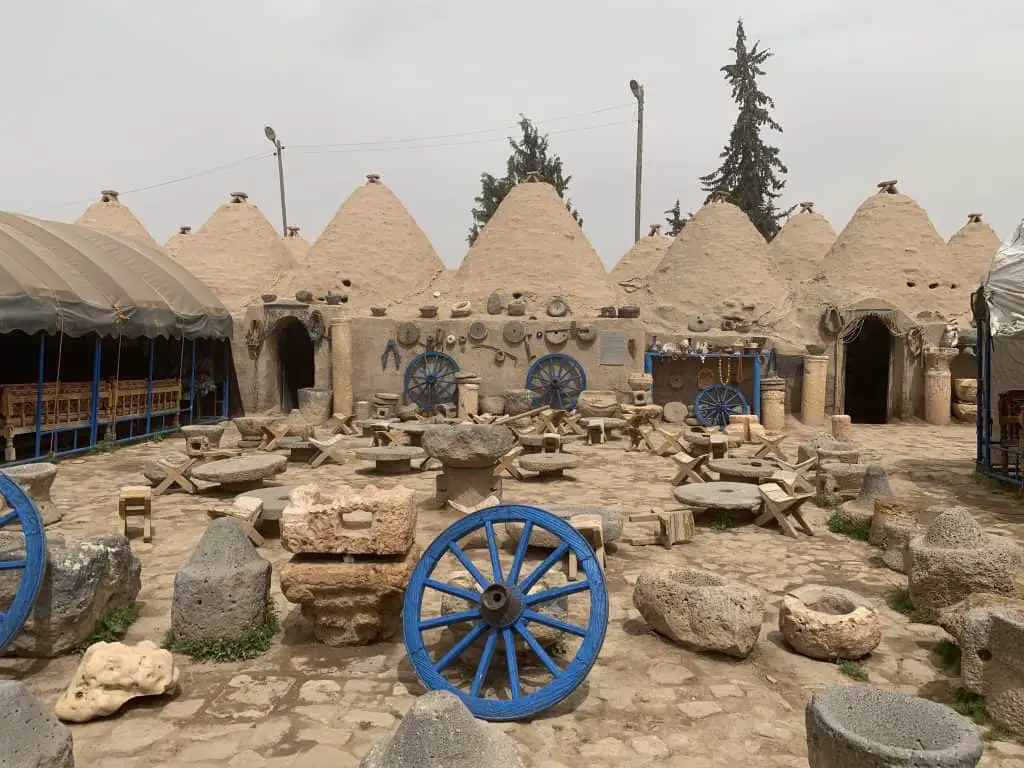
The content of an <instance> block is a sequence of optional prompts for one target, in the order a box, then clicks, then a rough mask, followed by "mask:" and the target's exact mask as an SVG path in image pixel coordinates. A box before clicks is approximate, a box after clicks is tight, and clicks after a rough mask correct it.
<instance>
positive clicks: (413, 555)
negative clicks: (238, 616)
mask: <svg viewBox="0 0 1024 768" xmlns="http://www.w3.org/2000/svg"><path fill="white" fill-rule="evenodd" d="M419 557H420V552H419V549H418V548H416V547H413V548H412V549H410V550H409V552H408V553H406V554H405V555H403V556H401V557H391V558H382V557H379V558H374V559H366V560H356V561H355V562H351V563H346V562H343V561H340V560H328V559H324V558H318V557H316V556H314V555H296V556H295V557H293V558H292V559H291V560H290V561H289V562H287V563H285V564H284V565H283V566H281V571H280V573H281V591H282V592H283V593H284V596H285V598H287V599H288V601H289V602H292V603H298V604H299V605H300V606H301V607H302V615H303V616H305V617H306V618H307V619H308V620H309V621H310V622H312V624H313V634H314V635H315V636H316V639H317V640H318V641H319V642H321V643H324V644H325V645H333V646H339V645H369V644H370V643H376V642H379V641H382V640H388V639H390V638H392V637H394V636H395V635H396V634H397V633H398V630H399V628H400V627H401V620H402V619H401V615H402V601H403V599H404V598H405V588H406V586H407V585H408V583H409V579H410V578H411V577H412V571H413V569H414V568H415V567H416V562H417V561H418V560H419Z"/></svg>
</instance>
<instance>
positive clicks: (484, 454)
mask: <svg viewBox="0 0 1024 768" xmlns="http://www.w3.org/2000/svg"><path fill="white" fill-rule="evenodd" d="M515 444H516V436H515V433H514V432H513V431H512V430H511V429H509V428H508V427H503V426H499V425H492V424H456V425H439V426H437V427H434V428H433V429H428V430H427V431H426V432H425V433H424V434H423V450H424V451H426V453H427V455H428V456H433V457H434V458H435V459H437V460H438V461H440V462H441V463H442V464H444V465H445V466H446V467H489V466H494V465H495V464H497V463H498V461H499V460H500V459H501V457H502V456H504V455H505V454H506V453H508V452H509V451H510V450H512V447H513V446H514V445H515Z"/></svg>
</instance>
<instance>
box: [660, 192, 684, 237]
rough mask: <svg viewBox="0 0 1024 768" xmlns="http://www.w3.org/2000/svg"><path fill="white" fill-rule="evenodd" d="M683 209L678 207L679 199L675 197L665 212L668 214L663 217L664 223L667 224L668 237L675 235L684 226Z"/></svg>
mask: <svg viewBox="0 0 1024 768" xmlns="http://www.w3.org/2000/svg"><path fill="white" fill-rule="evenodd" d="M682 211H683V209H682V208H680V207H679V199H678V198H677V199H676V204H675V205H673V206H672V207H671V208H669V209H668V210H667V211H665V213H667V214H668V216H666V217H665V223H666V224H668V235H669V237H675V236H676V235H678V234H679V233H680V232H682V231H683V227H685V226H686V221H687V220H686V219H684V218H683V212H682Z"/></svg>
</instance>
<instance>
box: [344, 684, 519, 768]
mask: <svg viewBox="0 0 1024 768" xmlns="http://www.w3.org/2000/svg"><path fill="white" fill-rule="evenodd" d="M484 766H486V768H523V762H522V760H520V758H519V753H518V752H517V751H516V747H515V744H514V743H513V742H512V740H511V739H510V738H509V737H508V736H506V735H505V734H504V733H503V732H502V731H500V730H498V728H497V727H496V726H493V725H490V724H488V723H481V722H478V721H477V720H475V719H474V718H473V715H472V714H471V713H470V711H469V710H468V709H467V708H466V705H465V704H463V703H462V701H461V700H460V699H459V697H458V696H456V695H455V694H453V693H449V692H448V691H431V692H429V693H427V694H425V695H423V696H420V697H419V698H418V699H417V700H416V702H415V703H414V704H413V705H412V707H411V708H410V709H409V711H408V712H406V713H405V717H403V718H402V722H400V723H399V724H398V727H397V728H396V729H395V732H394V733H393V734H391V736H389V737H388V738H387V739H385V740H384V741H382V742H381V743H380V744H378V745H377V746H375V747H374V748H373V749H372V750H370V753H369V754H368V755H367V756H366V757H365V758H364V759H363V761H362V762H361V763H360V764H359V768H484Z"/></svg>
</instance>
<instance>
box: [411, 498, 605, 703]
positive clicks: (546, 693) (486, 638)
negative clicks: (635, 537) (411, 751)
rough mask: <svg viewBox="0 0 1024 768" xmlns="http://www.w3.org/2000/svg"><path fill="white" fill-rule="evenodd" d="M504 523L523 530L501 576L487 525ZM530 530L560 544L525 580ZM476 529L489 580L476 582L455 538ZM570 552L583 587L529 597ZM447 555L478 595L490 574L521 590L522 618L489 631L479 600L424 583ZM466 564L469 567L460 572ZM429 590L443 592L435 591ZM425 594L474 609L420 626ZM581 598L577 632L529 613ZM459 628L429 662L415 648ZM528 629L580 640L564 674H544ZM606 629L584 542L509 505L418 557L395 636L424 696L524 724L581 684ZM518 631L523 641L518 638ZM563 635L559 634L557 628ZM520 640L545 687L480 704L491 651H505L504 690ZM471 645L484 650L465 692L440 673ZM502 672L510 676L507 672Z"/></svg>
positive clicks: (532, 511)
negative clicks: (484, 545)
mask: <svg viewBox="0 0 1024 768" xmlns="http://www.w3.org/2000/svg"><path fill="white" fill-rule="evenodd" d="M506 522H519V523H523V525H524V527H523V531H522V534H521V536H520V539H519V544H518V545H517V547H516V553H515V557H514V560H513V562H512V566H511V567H510V568H509V569H508V571H507V572H502V571H501V563H500V557H499V556H498V554H497V552H498V548H497V547H498V545H497V535H496V533H495V531H494V525H495V523H506ZM534 526H537V527H540V528H543V529H544V530H546V531H548V532H549V533H552V534H554V535H555V536H557V537H558V538H559V539H560V540H561V542H562V543H561V545H560V546H559V547H558V548H557V549H555V550H554V551H552V552H551V553H550V554H549V555H548V557H547V558H545V559H544V560H543V561H542V562H541V563H540V564H539V565H537V566H536V567H535V568H533V569H532V570H531V571H530V572H529V573H528V574H527V575H526V576H523V573H522V571H523V570H525V569H524V568H523V565H524V560H525V557H526V553H527V549H528V543H529V541H530V537H531V535H532V533H533V528H534ZM481 528H482V529H484V530H485V531H486V535H487V541H488V549H489V553H490V558H491V576H490V577H487V576H484V575H483V574H482V573H481V572H480V570H479V569H477V568H476V567H475V566H474V565H473V564H472V563H471V562H469V561H468V558H466V555H465V553H463V552H462V550H461V548H460V547H459V545H458V542H459V540H460V539H462V538H464V537H465V536H467V535H469V534H471V533H473V532H475V531H478V530H480V529H481ZM570 550H571V551H572V552H573V553H574V554H575V555H576V558H577V560H578V561H579V569H580V571H581V572H582V573H584V574H585V575H586V580H585V581H575V582H569V583H568V584H567V585H565V586H563V587H556V588H553V589H546V590H543V591H542V592H539V593H531V589H532V588H533V587H534V586H536V584H537V583H539V582H540V581H541V579H543V577H544V576H545V575H546V574H547V573H548V572H549V571H550V569H551V568H552V567H553V566H555V565H557V564H558V563H559V562H561V561H562V560H563V559H564V558H565V557H566V555H567V554H568V552H569V551H570ZM449 552H450V553H451V554H453V555H454V556H455V557H456V559H457V560H459V562H461V563H462V565H463V569H464V570H465V571H466V573H467V574H468V575H469V576H470V577H471V578H473V579H474V580H475V581H476V583H477V585H478V586H479V587H480V589H481V591H482V592H483V591H484V590H485V588H486V587H485V584H484V582H487V586H490V584H491V583H492V582H494V581H495V579H494V576H495V571H497V572H498V574H499V575H500V576H501V583H505V584H515V585H517V586H521V587H523V594H524V596H525V599H526V601H531V600H532V601H533V602H529V603H528V604H527V606H526V609H525V612H524V613H523V615H522V616H521V617H520V618H518V619H517V620H515V621H514V622H513V623H512V624H511V625H509V626H507V627H497V626H493V625H492V624H490V623H489V622H488V621H487V620H485V619H484V618H483V617H482V616H481V610H482V609H481V608H480V606H481V605H482V600H483V595H482V594H481V593H475V592H470V591H469V590H466V589H463V588H461V587H457V586H455V585H450V584H446V583H445V582H438V581H436V580H434V579H431V574H432V573H433V571H434V569H435V568H436V567H437V564H438V563H439V562H440V560H441V559H442V558H443V557H444V556H445V555H446V554H448V553H449ZM496 557H497V558H498V560H497V563H495V558H496ZM467 563H469V564H468V565H467ZM437 585H441V586H443V587H445V588H444V589H438V587H437ZM428 588H431V589H435V590H436V591H439V592H447V593H448V594H451V595H453V596H455V597H460V598H462V599H463V600H469V601H470V602H472V603H476V605H477V607H476V608H474V609H470V610H469V611H463V612H460V613H456V614H447V615H444V614H442V615H441V616H440V617H438V618H437V619H424V618H423V617H422V607H423V595H424V592H425V590H426V589H428ZM582 592H588V593H589V595H590V611H589V618H588V620H587V626H586V627H585V628H584V627H581V626H577V625H572V624H570V623H569V622H568V621H565V622H562V621H560V620H557V619H552V618H551V617H548V616H546V615H544V614H537V612H535V611H532V610H531V608H530V606H535V605H542V604H543V603H546V602H550V601H551V600H556V599H558V598H560V597H568V596H569V595H572V594H579V593H582ZM538 598H542V599H538ZM474 611H477V615H476V617H473V618H469V617H468V615H469V614H472V613H473V612H474ZM537 615H540V616H542V617H543V621H538V620H537V618H536V616H537ZM567 618H568V617H567ZM466 621H472V622H473V629H472V630H470V632H469V633H468V634H466V635H465V636H463V638H462V639H461V640H459V641H458V642H457V643H456V644H455V645H454V646H453V647H452V648H451V649H450V650H449V651H448V652H447V653H446V654H444V656H441V657H440V658H438V659H437V661H434V660H433V659H432V658H431V655H430V651H429V650H428V648H427V647H426V644H425V643H424V641H423V632H425V631H427V630H428V629H435V628H439V627H446V626H450V625H451V624H456V623H460V622H466ZM535 623H537V624H543V625H545V626H549V627H554V628H556V629H561V628H562V627H560V626H558V625H559V624H561V625H564V626H565V627H572V628H573V631H572V632H571V633H572V634H574V635H576V636H577V637H582V643H581V645H580V648H579V650H577V652H576V655H575V657H574V658H573V659H572V661H571V662H570V663H569V664H568V665H567V666H566V667H564V668H560V667H557V665H556V668H558V669H559V670H560V673H559V674H558V675H557V676H556V675H555V674H554V672H553V671H552V669H551V668H550V667H548V664H547V662H546V661H545V657H547V661H550V662H552V663H553V660H552V659H550V657H548V656H547V654H546V652H545V651H543V649H541V648H540V646H539V644H538V642H537V640H536V638H534V639H533V642H530V639H529V638H527V635H530V637H532V633H530V632H529V630H528V629H526V627H527V625H529V624H535ZM607 625H608V592H607V590H606V588H605V583H604V574H603V572H602V571H601V567H600V565H599V564H598V562H597V558H596V556H595V555H594V552H593V550H592V549H591V548H590V545H589V544H588V543H587V541H586V539H584V538H583V536H582V535H580V533H579V532H578V531H576V530H575V529H574V528H573V527H572V526H571V525H569V524H568V523H567V522H565V521H564V520H561V519H560V518H557V517H555V516H554V515H552V514H550V513H548V512H545V511H544V510H542V509H537V508H536V507H529V506H523V505H517V504H501V505H498V506H496V507H491V508H489V509H485V510H481V511H479V512H474V513H473V514H470V515H467V516H465V517H463V518H461V519H460V520H457V521H456V522H455V523H453V524H452V525H450V526H449V527H448V528H446V529H445V530H444V531H442V532H441V534H440V535H439V536H438V537H437V538H436V539H435V540H434V541H433V543H431V545H430V546H429V547H428V548H427V550H426V551H425V552H424V553H423V556H422V557H421V558H420V561H419V562H418V563H417V565H416V568H415V570H414V571H413V574H412V577H411V579H410V581H409V586H408V587H407V588H406V593H405V601H404V606H403V612H402V634H403V637H404V640H405V647H406V651H407V652H408V654H409V660H410V662H411V663H412V666H413V668H414V669H415V670H416V674H417V676H418V677H419V679H420V681H421V682H422V683H423V685H424V686H426V687H427V688H428V689H430V690H447V691H450V692H452V693H454V694H455V695H456V696H458V697H459V698H460V699H462V701H463V702H464V703H465V704H466V706H467V707H468V708H469V710H470V711H471V712H472V713H473V714H474V715H475V716H476V717H479V718H483V719H485V720H517V719H521V718H524V717H529V716H532V715H535V714H537V713H538V712H541V711H543V710H545V709H548V708H549V707H552V706H554V705H555V704H557V703H558V702H560V701H562V700H563V699H565V698H566V697H567V696H569V695H570V694H571V693H572V692H573V691H574V690H576V688H577V687H578V686H579V685H580V683H582V682H583V680H584V678H586V676H587V674H588V673H589V671H590V669H591V667H593V665H594V662H595V661H596V660H597V657H598V654H599V653H600V650H601V646H602V645H603V643H604V636H605V632H606V630H607ZM524 629H525V632H526V634H524V633H523V630H524ZM563 631H566V630H564V629H563ZM581 633H582V634H581ZM510 638H511V647H512V649H513V650H512V651H511V653H510V652H509V647H510V646H509V642H510ZM520 638H522V639H523V640H525V641H526V643H527V645H528V646H529V647H530V649H531V651H532V652H533V654H534V655H535V656H537V657H538V658H540V659H541V662H542V664H543V665H544V666H545V667H548V674H549V675H551V676H552V680H551V682H549V683H548V684H547V685H544V686H543V687H541V688H540V689H539V690H536V691H534V692H533V693H529V694H527V695H525V696H523V695H520V696H518V697H513V698H511V699H507V700H506V699H493V698H486V697H483V696H481V695H479V694H480V688H481V687H482V685H483V683H484V682H485V681H486V678H487V676H488V673H489V672H490V671H491V670H493V669H494V667H495V663H496V659H495V657H496V656H497V657H498V663H500V656H499V654H498V650H499V646H501V649H502V650H504V651H505V653H504V663H505V672H506V674H508V675H509V679H510V684H511V685H512V686H516V685H517V684H518V683H517V681H518V662H516V661H515V650H514V648H515V644H516V640H518V639H520ZM478 643H483V645H484V651H483V655H482V656H481V659H480V662H479V663H478V664H477V668H476V671H475V674H474V678H473V682H472V683H471V684H470V686H469V690H468V691H466V690H463V689H461V688H459V687H456V686H455V685H453V684H452V683H451V682H449V681H448V680H447V679H446V678H445V677H444V675H443V674H442V672H443V671H444V669H447V668H448V666H449V665H450V664H451V663H452V662H453V661H455V660H456V659H457V658H459V657H460V656H462V655H463V654H464V653H465V652H466V651H468V650H469V649H470V648H472V647H474V646H476V645H477V644H478ZM538 649H540V653H538ZM541 654H543V656H542V655H541ZM481 670H482V671H481ZM510 670H514V671H512V672H510Z"/></svg>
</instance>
